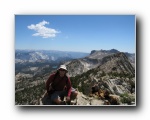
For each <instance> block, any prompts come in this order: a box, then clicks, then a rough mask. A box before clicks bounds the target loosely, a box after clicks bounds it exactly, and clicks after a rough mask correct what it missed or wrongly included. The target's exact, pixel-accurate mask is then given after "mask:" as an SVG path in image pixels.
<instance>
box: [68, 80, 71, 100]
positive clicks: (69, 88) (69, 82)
mask: <svg viewBox="0 0 150 120" xmlns="http://www.w3.org/2000/svg"><path fill="white" fill-rule="evenodd" d="M67 92H68V97H70V95H71V81H70V78H69V77H68V81H67Z"/></svg>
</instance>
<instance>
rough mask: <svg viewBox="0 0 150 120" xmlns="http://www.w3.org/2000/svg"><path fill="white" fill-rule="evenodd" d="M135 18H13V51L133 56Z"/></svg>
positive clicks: (23, 16) (128, 16) (76, 16)
mask: <svg viewBox="0 0 150 120" xmlns="http://www.w3.org/2000/svg"><path fill="white" fill-rule="evenodd" d="M135 36H136V28H135V15H15V49H40V50H41V49H42V50H61V51H78V52H87V53H90V52H91V50H101V49H103V50H110V49H117V50H119V51H121V52H129V53H135V49H136V40H135V39H136V38H135Z"/></svg>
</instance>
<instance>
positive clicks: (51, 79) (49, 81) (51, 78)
mask: <svg viewBox="0 0 150 120" xmlns="http://www.w3.org/2000/svg"><path fill="white" fill-rule="evenodd" d="M53 78H54V74H52V75H50V77H49V78H48V80H47V81H46V90H47V92H48V91H49V86H50V84H51V83H52V82H53Z"/></svg>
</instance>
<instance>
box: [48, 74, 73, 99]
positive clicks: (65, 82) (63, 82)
mask: <svg viewBox="0 0 150 120" xmlns="http://www.w3.org/2000/svg"><path fill="white" fill-rule="evenodd" d="M55 75H56V73H54V74H52V75H50V77H49V78H48V80H47V81H46V90H47V91H49V86H50V84H51V85H52V88H53V89H54V90H55V91H63V90H64V88H65V86H66V89H67V92H68V96H70V95H71V82H70V78H69V77H67V76H66V75H65V76H64V77H60V76H59V74H57V75H56V76H55ZM54 77H55V79H54Z"/></svg>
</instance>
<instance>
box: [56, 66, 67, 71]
mask: <svg viewBox="0 0 150 120" xmlns="http://www.w3.org/2000/svg"><path fill="white" fill-rule="evenodd" d="M59 69H63V70H66V72H68V70H67V68H66V65H60V67H59V68H58V70H59Z"/></svg>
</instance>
